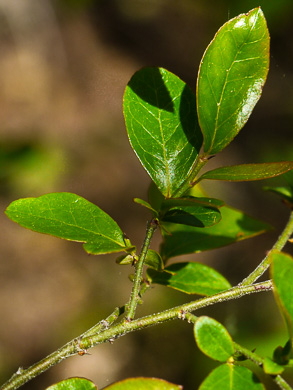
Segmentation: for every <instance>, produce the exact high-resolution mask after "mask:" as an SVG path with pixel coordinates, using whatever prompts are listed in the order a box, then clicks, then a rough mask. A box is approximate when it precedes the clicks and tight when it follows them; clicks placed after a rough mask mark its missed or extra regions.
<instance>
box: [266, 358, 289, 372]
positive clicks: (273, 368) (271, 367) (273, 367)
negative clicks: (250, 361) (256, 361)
mask: <svg viewBox="0 0 293 390" xmlns="http://www.w3.org/2000/svg"><path fill="white" fill-rule="evenodd" d="M263 370H264V372H265V373H266V374H269V375H280V374H282V372H283V371H284V370H285V367H284V366H280V365H279V364H278V363H276V362H274V361H273V360H272V359H270V358H268V357H266V358H265V360H264V363H263Z"/></svg>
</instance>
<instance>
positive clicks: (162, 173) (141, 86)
mask: <svg viewBox="0 0 293 390" xmlns="http://www.w3.org/2000/svg"><path fill="white" fill-rule="evenodd" d="M123 109H124V117H125V123H126V128H127V132H128V137H129V140H130V143H131V146H132V148H133V149H134V151H135V153H136V154H137V156H138V158H139V159H140V161H141V163H142V165H143V166H144V168H145V169H146V171H147V172H148V174H149V175H150V177H151V178H152V180H153V181H154V182H155V184H156V185H157V187H158V188H159V190H160V191H161V192H162V194H163V195H164V196H166V197H171V196H172V195H173V194H174V193H175V192H176V190H177V189H178V188H179V187H180V186H181V184H182V183H184V182H185V181H186V179H187V176H188V174H189V173H190V170H191V168H192V166H193V164H194V162H195V160H196V158H197V156H198V153H199V150H200V148H201V145H202V134H201V131H200V129H199V127H198V123H197V114H196V102H195V95H194V94H193V92H192V91H191V89H190V88H189V87H188V86H187V85H186V84H185V83H184V82H183V81H182V80H180V79H179V78H178V77H177V76H175V75H174V74H173V73H171V72H168V71H167V70H165V69H163V68H143V69H141V70H140V71H138V72H136V73H135V74H134V76H133V77H132V79H131V80H130V82H129V83H128V85H127V88H126V90H125V94H124V104H123Z"/></svg>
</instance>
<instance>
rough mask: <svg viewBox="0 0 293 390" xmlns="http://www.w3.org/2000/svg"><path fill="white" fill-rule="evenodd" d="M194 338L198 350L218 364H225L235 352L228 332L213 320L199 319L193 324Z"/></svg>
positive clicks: (208, 318) (207, 318) (203, 317)
mask: <svg viewBox="0 0 293 390" xmlns="http://www.w3.org/2000/svg"><path fill="white" fill-rule="evenodd" d="M194 337H195V341H196V344H197V346H198V348H199V349H200V350H201V351H202V352H203V353H204V354H205V355H207V356H208V357H210V358H211V359H214V360H218V361H219V362H226V361H227V360H228V359H229V358H230V357H231V356H232V355H233V354H234V352H235V349H234V345H233V341H232V338H231V336H230V335H229V333H228V331H227V330H226V328H225V327H224V326H223V325H222V324H220V323H219V322H218V321H216V320H214V319H213V318H210V317H206V316H202V317H199V318H198V319H197V321H196V322H195V324H194Z"/></svg>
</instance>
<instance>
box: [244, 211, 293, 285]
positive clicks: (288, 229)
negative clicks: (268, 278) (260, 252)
mask: <svg viewBox="0 0 293 390" xmlns="http://www.w3.org/2000/svg"><path fill="white" fill-rule="evenodd" d="M292 234H293V212H291V213H290V217H289V221H288V223H287V225H286V226H285V229H284V230H283V232H282V233H281V234H280V236H279V238H278V239H277V241H276V243H275V245H274V246H273V247H272V249H271V251H272V250H279V251H281V250H282V249H283V248H284V246H285V245H286V243H287V242H288V240H289V239H290V237H291V235H292ZM271 251H270V252H271ZM270 252H268V254H267V255H266V257H265V258H264V259H263V261H262V262H261V263H260V264H259V265H258V266H257V267H256V269H255V270H254V271H253V272H251V274H250V275H248V276H247V277H246V278H245V279H244V280H243V281H242V282H241V283H240V284H239V286H248V285H250V284H252V283H254V282H255V281H256V280H257V279H258V278H259V277H260V276H262V275H263V273H264V272H265V271H266V270H267V269H268V268H269V266H270V261H271V260H270Z"/></svg>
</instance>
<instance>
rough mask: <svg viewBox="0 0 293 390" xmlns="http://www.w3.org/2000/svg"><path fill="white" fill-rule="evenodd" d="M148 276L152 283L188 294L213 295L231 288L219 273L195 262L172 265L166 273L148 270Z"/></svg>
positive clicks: (166, 269)
mask: <svg viewBox="0 0 293 390" xmlns="http://www.w3.org/2000/svg"><path fill="white" fill-rule="evenodd" d="M147 276H148V279H149V280H150V281H151V283H157V284H162V285H164V286H168V287H171V288H173V289H175V290H179V291H182V292H184V293H186V294H199V295H213V294H216V293H218V292H221V291H224V290H228V289H229V288H230V287H231V285H230V283H229V282H228V281H227V279H225V278H224V276H222V275H221V274H220V273H219V272H217V271H216V270H214V269H213V268H211V267H208V266H207V265H204V264H200V263H194V262H186V263H175V264H171V265H169V266H168V267H166V268H165V270H164V272H158V271H154V270H147Z"/></svg>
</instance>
